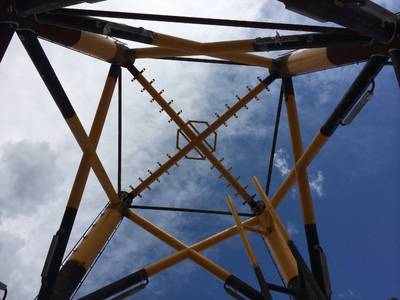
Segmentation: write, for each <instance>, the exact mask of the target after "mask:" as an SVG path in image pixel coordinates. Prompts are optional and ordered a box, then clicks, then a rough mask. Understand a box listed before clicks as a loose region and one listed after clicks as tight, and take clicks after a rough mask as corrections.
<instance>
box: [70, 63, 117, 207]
mask: <svg viewBox="0 0 400 300" xmlns="http://www.w3.org/2000/svg"><path fill="white" fill-rule="evenodd" d="M119 70H120V67H117V66H115V65H113V66H112V67H111V69H110V72H109V74H108V76H107V80H106V83H105V85H104V88H103V92H102V94H101V98H100V102H99V105H98V107H97V111H96V114H95V116H94V120H93V124H92V128H91V130H90V133H89V139H90V140H91V141H92V143H93V147H94V148H95V149H96V148H97V145H98V143H99V140H100V135H101V132H102V130H103V127H104V123H105V120H106V116H107V112H108V109H109V107H110V102H111V98H112V95H113V92H114V88H115V84H116V82H117V77H118V71H119ZM89 171H90V156H89V155H88V154H83V156H82V159H81V162H80V164H79V168H78V171H77V173H76V176H75V181H74V184H73V186H72V190H71V193H70V196H69V199H68V204H67V206H68V207H71V208H75V209H76V208H78V207H79V204H80V202H81V199H82V194H83V190H84V188H85V186H86V181H87V178H88V176H89Z"/></svg>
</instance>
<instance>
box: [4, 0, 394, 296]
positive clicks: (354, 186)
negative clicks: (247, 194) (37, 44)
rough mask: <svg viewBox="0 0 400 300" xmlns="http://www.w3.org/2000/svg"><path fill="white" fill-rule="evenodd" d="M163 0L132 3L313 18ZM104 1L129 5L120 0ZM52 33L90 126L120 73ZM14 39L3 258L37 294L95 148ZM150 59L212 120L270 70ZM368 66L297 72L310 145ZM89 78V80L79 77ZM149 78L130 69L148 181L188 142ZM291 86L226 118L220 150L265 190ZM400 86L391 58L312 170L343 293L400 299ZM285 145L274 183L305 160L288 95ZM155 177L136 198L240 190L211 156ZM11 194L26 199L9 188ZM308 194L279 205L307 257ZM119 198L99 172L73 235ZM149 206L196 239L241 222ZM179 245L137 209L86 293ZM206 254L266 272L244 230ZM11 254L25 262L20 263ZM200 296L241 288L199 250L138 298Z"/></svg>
mask: <svg viewBox="0 0 400 300" xmlns="http://www.w3.org/2000/svg"><path fill="white" fill-rule="evenodd" d="M153 2H154V3H153ZM153 2H149V3H142V2H139V4H138V8H136V7H134V6H128V5H127V7H126V10H130V11H143V12H161V11H162V12H165V13H171V14H189V15H194V14H195V13H193V12H194V11H195V12H197V13H196V14H198V15H199V16H211V17H213V16H214V17H220V16H224V17H227V18H228V17H231V18H242V19H259V20H267V19H269V20H271V21H291V22H304V21H307V22H310V21H308V20H305V19H304V18H302V17H299V16H296V15H294V14H292V13H290V12H283V13H281V12H282V10H281V9H282V6H281V5H280V4H279V3H277V1H273V2H271V1H270V2H267V3H265V4H264V5H263V4H260V3H259V2H257V1H252V2H251V4H249V5H244V4H242V3H240V1H235V2H232V4H231V6H232V11H229V12H228V11H225V8H226V4H227V3H228V2H229V1H228V2H227V1H225V2H223V1H222V2H221V3H220V4H218V5H216V6H215V7H213V9H211V11H208V10H206V9H205V8H204V7H201V6H200V5H199V6H197V5H196V6H195V7H193V6H190V5H189V4H185V3H183V2H182V1H175V2H173V4H171V5H165V6H161V7H159V6H158V7H157V6H156V4H155V1H153ZM379 3H381V4H385V5H387V7H389V8H391V9H392V10H393V11H399V10H400V6H399V4H398V3H395V2H394V1H392V2H388V1H387V2H379ZM103 5H104V7H106V8H112V9H115V10H117V9H119V8H118V7H119V6H118V1H110V2H109V4H108V3H107V4H103ZM191 12H192V13H191ZM278 12H279V13H278ZM139 24H140V26H145V27H147V28H149V29H154V30H159V31H161V32H170V30H171V33H175V34H176V35H178V36H184V37H192V38H196V39H198V40H204V41H208V40H210V41H212V40H218V39H220V38H222V37H224V38H229V39H232V38H244V37H256V36H263V35H269V34H273V33H271V32H269V31H267V32H265V31H253V30H236V29H226V28H221V29H220V30H218V31H217V30H215V32H214V31H213V32H210V31H209V28H208V27H197V26H196V27H194V26H187V27H184V28H183V27H181V26H174V25H155V24H153V23H146V22H137V23H134V25H139ZM43 44H44V47H45V48H46V50H47V52H48V55H49V57H50V60H51V61H52V62H53V64H54V67H55V69H56V72H57V73H58V75H59V77H60V80H61V82H62V83H63V84H64V85H65V89H66V91H67V94H68V95H69V96H70V98H71V101H72V102H73V104H74V105H75V108H76V110H77V112H78V115H79V116H80V117H81V119H82V122H83V124H84V125H85V128H86V129H87V130H88V128H89V127H90V123H91V121H92V118H93V113H94V111H95V107H96V105H97V99H98V97H99V94H100V90H99V88H98V87H101V86H102V85H103V82H104V79H105V75H106V73H107V69H108V66H107V64H104V63H98V62H97V61H95V60H94V59H92V58H87V57H84V56H82V55H80V54H76V53H73V52H71V51H69V50H65V49H61V48H59V47H57V46H54V45H51V44H48V43H43ZM11 49H12V50H13V51H12V52H11V53H7V55H6V56H5V58H4V60H3V63H2V65H1V66H0V76H1V78H4V80H3V82H2V83H0V84H1V87H0V88H1V90H2V93H3V94H4V95H5V99H6V98H7V99H12V102H11V103H10V105H9V106H8V107H7V108H4V111H3V112H2V113H0V126H1V127H2V128H4V129H3V130H2V131H1V132H0V174H1V176H0V187H1V188H2V190H3V191H4V193H3V196H2V197H1V198H0V200H1V203H3V204H4V209H2V211H1V212H0V232H1V234H2V239H0V258H1V261H5V266H4V268H1V270H0V280H1V281H4V282H5V283H7V284H9V286H10V299H26V298H33V296H34V295H35V293H36V291H37V287H38V283H39V275H40V271H41V267H42V264H43V259H44V256H45V254H46V252H47V245H48V244H49V242H50V239H51V235H52V234H54V232H55V231H56V229H57V227H58V225H59V220H60V217H61V214H62V212H63V207H64V205H65V201H66V198H67V195H68V192H69V189H70V186H71V184H72V181H73V178H74V175H75V170H76V167H73V166H77V164H78V162H79V160H80V155H81V154H80V150H79V149H78V147H77V146H76V144H75V142H74V140H73V139H72V136H71V135H70V133H69V132H68V130H67V128H66V126H65V124H63V120H62V118H61V116H60V115H59V113H58V112H57V110H56V107H55V105H53V103H51V99H50V97H49V95H48V94H47V91H46V90H45V88H44V86H43V84H42V83H41V82H40V78H39V76H38V75H37V74H36V73H35V70H34V69H33V66H32V64H31V63H30V62H29V60H28V58H27V55H26V54H25V53H24V52H23V49H22V47H21V45H20V43H19V41H18V40H17V39H15V38H14V40H13V42H12V44H11ZM137 65H138V67H139V68H140V67H146V68H147V71H146V72H145V76H146V77H147V78H148V79H151V78H155V79H156V83H155V85H156V86H157V88H158V89H161V88H164V89H166V93H165V95H166V97H167V98H172V99H174V100H175V101H174V104H175V106H174V107H175V108H176V109H178V110H179V109H182V110H183V114H182V116H183V118H184V119H186V120H187V119H197V120H206V121H209V122H212V121H213V120H214V112H219V113H221V112H223V111H224V110H225V108H224V104H225V103H228V104H231V103H234V99H235V98H234V96H235V94H239V95H244V94H245V93H246V88H245V87H246V85H253V86H254V85H255V84H256V83H257V79H256V77H257V76H261V77H264V76H266V72H265V70H262V69H260V68H247V67H235V66H233V67H229V66H213V65H201V66H200V65H193V64H188V63H177V62H159V61H157V62H149V61H139V62H138V63H137ZM11 67H12V69H11ZM361 68H362V64H360V65H355V66H346V67H343V68H339V69H334V70H328V71H324V72H321V73H315V74H308V75H302V76H298V77H296V78H295V79H294V86H295V90H296V93H297V103H298V111H299V115H300V122H301V125H302V134H303V141H304V145H307V144H308V143H309V142H310V141H311V139H312V137H313V136H314V135H315V133H316V132H317V131H318V130H319V128H320V126H321V125H322V124H323V122H324V121H325V120H326V118H327V117H328V116H329V114H330V112H331V111H332V110H333V108H334V107H335V105H336V103H337V102H338V101H339V100H340V98H341V96H342V95H343V94H344V93H345V91H346V89H347V88H348V87H349V86H350V84H351V81H352V79H353V78H355V76H356V75H357V73H358V71H359V70H360V69H361ZM6 70H12V71H6ZM21 70H23V72H21ZM165 70H169V71H170V72H168V73H167V72H165ZM182 77H183V78H184V79H183V80H182V79H181V78H182ZM21 83H24V84H25V85H26V90H23V89H21V88H20V85H19V84H21ZM78 84H81V86H82V85H83V88H79V89H77V88H76V87H77V86H78ZM140 89H141V88H140V87H139V86H138V84H137V83H134V84H132V83H130V78H129V75H128V74H127V73H126V72H125V73H124V94H125V98H124V101H125V111H124V120H125V124H124V157H123V162H124V163H123V166H124V172H123V187H124V188H127V187H128V185H129V184H132V185H135V184H137V183H138V180H137V177H139V176H140V177H145V176H146V173H147V172H146V170H147V169H148V168H150V169H152V170H153V169H154V168H155V167H156V162H157V161H161V162H162V161H164V160H165V159H166V156H165V154H166V153H170V154H172V153H174V152H175V149H174V138H175V133H176V127H175V126H174V125H171V124H168V123H167V121H168V117H167V116H166V115H160V114H159V113H158V107H157V106H156V105H155V104H154V103H153V104H150V103H149V102H148V100H149V97H148V96H147V95H145V94H140V92H139V91H140ZM278 91H279V84H278V83H274V84H273V85H272V87H271V91H270V92H263V94H262V97H260V98H261V101H260V102H252V103H251V104H250V105H249V110H248V111H246V110H243V111H241V112H240V113H239V119H238V120H236V119H232V120H231V121H230V122H228V123H229V127H228V128H224V127H222V128H220V130H218V140H219V141H218V145H217V148H218V149H217V156H218V157H222V156H223V157H225V160H224V162H226V165H227V166H232V167H233V173H234V175H236V176H237V175H240V176H241V178H242V179H241V182H242V183H243V184H244V185H246V184H248V185H249V186H250V189H251V191H253V192H255V189H254V188H253V187H252V185H251V180H250V176H252V175H257V176H258V177H259V179H260V181H261V182H264V181H265V176H266V171H267V161H268V155H269V151H270V146H271V137H272V131H273V124H274V116H275V110H276V104H277V98H278ZM398 94H399V93H398V85H397V82H396V81H395V76H394V73H393V70H392V69H391V68H390V67H385V68H384V70H383V71H382V72H381V73H380V75H379V76H378V78H377V80H376V89H375V95H374V97H373V98H372V100H371V102H370V103H368V105H367V106H366V107H365V108H364V110H363V111H362V112H361V113H360V114H359V116H358V117H357V118H356V119H355V121H354V122H353V123H352V124H351V125H349V126H347V127H339V128H338V130H337V131H336V132H335V134H334V135H333V137H332V138H331V139H330V141H329V142H328V144H327V145H326V147H325V148H324V149H323V150H322V152H321V154H320V156H319V157H318V158H317V159H316V160H315V161H314V162H313V163H312V165H311V166H310V168H309V174H310V180H311V181H312V182H313V183H314V189H313V197H314V203H315V210H316V215H317V222H318V229H319V234H320V240H321V244H322V246H323V248H324V250H325V252H326V253H327V256H328V263H329V267H330V273H331V281H332V287H333V299H388V298H389V297H391V296H397V297H399V296H400V288H399V285H398V282H399V280H400V271H399V269H398V266H399V265H400V259H399V257H398V253H399V252H400V241H399V239H398V236H399V234H400V232H399V231H400V229H399V228H400V226H399V225H400V224H399V215H400V205H399V204H398V201H397V198H398V197H399V192H398V184H396V182H397V179H398V174H399V173H400V160H399V159H398V158H397V153H399V150H400V144H399V142H398V138H397V127H398V126H399V123H400V117H399V114H398V113H397V111H399V109H400V103H399V96H398ZM114 100H115V99H114ZM32 111H35V112H37V116H38V117H37V118H32V117H31V116H32V115H31V112H32ZM115 116H116V106H115V102H114V105H113V106H112V107H111V111H110V117H109V118H108V120H107V124H106V128H105V130H104V134H103V137H102V139H101V142H100V145H99V154H100V156H101V159H102V160H103V162H104V164H105V166H106V168H107V170H108V171H109V172H110V174H111V176H112V179H114V181H115V169H116V164H115V161H116V160H115V159H116V156H115V153H116V152H115V150H116V135H115V128H116V127H115V126H116V119H115ZM277 149H278V154H279V155H278V157H277V159H278V160H277V164H276V167H275V169H274V174H273V181H272V186H271V192H272V193H273V192H274V191H275V190H276V189H277V187H278V186H279V185H280V183H281V182H282V180H283V175H282V174H284V173H285V171H286V170H285V166H287V167H288V168H289V169H291V167H292V165H293V163H292V159H291V146H290V137H289V132H288V128H287V125H286V113H285V109H283V111H282V121H281V128H280V135H279V138H278V146H277ZM71 169H72V170H71ZM9 174H14V175H11V176H10V175H9ZM49 183H50V184H49ZM49 186H50V187H49ZM152 188H153V189H152V191H150V192H148V191H146V192H144V193H143V199H138V200H136V199H135V202H136V203H138V204H149V205H175V206H182V207H200V208H213V209H228V206H227V204H226V202H225V196H226V195H227V194H230V195H231V196H233V195H234V192H233V191H232V190H231V189H227V188H226V183H225V182H224V181H223V180H220V179H218V174H217V173H216V172H215V170H210V165H209V163H208V162H197V161H183V162H182V163H181V167H180V168H179V169H176V168H175V169H172V171H171V175H170V176H163V177H162V178H161V183H160V184H155V185H153V186H152ZM14 195H17V197H15V196H14ZM11 197H12V199H14V198H17V199H15V201H9V199H10V198H11ZM298 200H299V199H298V194H297V192H296V191H293V192H290V193H289V194H288V196H287V197H286V198H285V200H284V202H283V203H282V205H281V206H280V207H279V209H278V212H279V214H280V215H281V217H282V219H283V220H284V222H285V224H287V225H288V226H289V227H290V228H291V231H292V232H293V238H294V240H295V242H296V243H297V245H298V246H299V248H300V249H301V250H302V252H303V254H304V256H305V257H307V255H306V251H305V237H304V233H303V226H302V220H301V211H300V207H299V204H298V203H299V201H298ZM105 201H106V198H105V196H104V194H103V193H102V191H101V188H100V187H99V185H98V183H97V181H96V178H95V177H94V176H91V177H90V179H89V183H88V191H87V192H86V193H85V196H84V200H83V203H82V209H81V211H80V212H79V214H78V219H77V222H76V226H75V228H74V231H73V235H72V239H71V243H73V241H74V240H76V239H77V238H78V237H79V236H80V234H81V233H82V231H83V230H84V228H85V227H86V226H87V225H88V224H89V223H90V221H91V220H92V219H93V217H94V216H95V215H96V214H97V213H98V211H99V210H100V209H101V207H103V205H104V203H105ZM235 203H236V205H237V207H238V208H239V209H240V210H242V211H247V207H245V206H241V204H240V203H241V200H240V199H238V198H237V197H236V198H235ZM140 213H141V214H142V215H143V216H145V217H147V218H148V219H150V220H152V221H154V222H155V223H156V224H159V226H160V227H162V228H164V229H165V230H167V231H168V232H170V233H172V234H174V235H176V236H177V237H178V238H180V239H182V240H183V241H184V242H185V243H187V244H191V243H194V242H196V241H198V240H200V239H203V238H205V237H207V236H208V235H211V234H213V233H215V232H218V231H220V230H222V229H224V228H226V227H229V226H231V225H233V219H231V218H230V217H214V216H196V215H187V214H174V213H167V212H165V213H160V212H140ZM250 237H251V241H252V243H253V245H254V248H255V250H256V252H257V257H258V259H259V261H260V263H261V265H262V269H263V270H264V275H265V277H266V278H267V280H268V281H272V282H274V283H279V278H278V276H277V275H276V271H275V269H274V267H273V265H272V264H271V261H270V259H269V257H268V255H267V253H266V251H265V246H264V244H263V243H262V241H261V239H260V238H259V237H257V236H254V235H253V234H250ZM171 253H173V250H171V249H170V248H169V247H167V246H164V245H163V244H162V243H159V242H158V241H157V240H156V239H155V238H152V237H150V236H149V235H148V234H147V233H145V232H144V231H143V230H141V229H140V228H138V227H137V226H135V225H133V224H132V223H131V222H129V221H126V220H125V221H123V223H122V225H121V227H120V228H119V230H118V232H117V233H116V235H115V237H114V239H113V240H112V242H111V243H110V245H109V247H108V248H107V249H106V250H105V252H104V254H103V256H102V257H101V258H100V260H99V262H98V263H97V265H96V266H95V268H94V270H93V272H92V273H91V274H90V275H89V277H88V280H87V282H85V284H84V285H83V286H82V290H81V292H80V293H81V294H85V293H86V292H88V291H91V290H93V289H95V288H97V287H99V286H101V285H102V284H105V283H108V282H110V281H112V280H115V279H118V278H120V277H121V276H124V275H126V274H129V273H130V272H132V271H135V270H138V269H140V268H142V267H143V266H145V265H147V264H149V263H150V262H152V261H154V260H157V259H160V258H162V257H164V256H166V255H168V254H171ZM205 254H206V255H207V256H208V257H209V258H211V259H212V260H214V261H216V262H218V263H219V264H221V265H222V266H223V267H225V268H226V269H227V270H229V271H231V272H232V273H233V274H235V275H237V276H239V277H240V278H242V279H244V280H246V281H248V282H250V283H251V284H252V285H253V286H255V287H256V286H257V284H256V280H255V277H254V275H253V274H252V271H251V267H250V264H249V263H248V261H247V257H246V253H245V251H244V248H243V246H242V244H241V242H240V239H239V238H238V237H235V238H233V239H231V240H229V241H227V242H224V243H222V244H221V245H219V246H218V247H215V248H213V249H211V250H209V251H207V252H205ZM10 258H12V259H11V261H16V262H17V264H16V265H11V264H9V263H8V261H10ZM27 281H29V282H30V283H29V284H26V285H25V286H24V288H22V289H19V290H18V291H17V289H18V288H17V286H20V285H21V283H22V282H27ZM187 297H190V298H192V299H228V296H227V295H226V294H225V292H224V290H223V284H222V283H221V282H219V281H218V280H216V279H215V278H213V277H212V276H210V275H209V274H208V273H206V272H205V271H203V270H202V269H200V267H198V266H197V265H195V264H193V263H191V262H185V263H182V264H180V265H177V266H176V267H174V268H172V269H170V270H169V271H167V272H165V273H162V274H160V275H159V276H156V277H154V278H151V279H150V284H149V286H148V287H147V288H146V289H145V290H144V291H142V292H140V294H139V295H138V299H186V298H187ZM277 299H285V298H283V297H282V298H279V297H277Z"/></svg>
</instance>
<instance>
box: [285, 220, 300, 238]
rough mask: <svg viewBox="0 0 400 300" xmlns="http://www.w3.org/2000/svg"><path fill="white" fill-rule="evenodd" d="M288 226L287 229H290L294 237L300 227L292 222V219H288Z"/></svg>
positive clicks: (289, 231) (290, 233)
mask: <svg viewBox="0 0 400 300" xmlns="http://www.w3.org/2000/svg"><path fill="white" fill-rule="evenodd" d="M286 228H287V231H288V233H289V235H290V236H292V237H293V236H294V235H296V234H298V233H299V229H298V227H297V226H296V225H295V224H294V223H292V222H290V221H288V222H287V223H286Z"/></svg>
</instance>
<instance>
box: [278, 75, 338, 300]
mask: <svg viewBox="0 0 400 300" xmlns="http://www.w3.org/2000/svg"><path fill="white" fill-rule="evenodd" d="M283 85H284V89H285V103H286V111H287V117H288V124H289V130H290V138H291V141H292V149H293V158H294V159H293V161H294V162H297V161H298V160H299V159H300V157H301V155H302V154H303V142H302V138H301V131H300V122H299V118H298V114H297V107H296V98H295V95H294V88H293V82H292V78H290V77H287V78H284V79H283ZM295 170H296V171H295V173H296V181H297V186H298V188H299V194H300V200H301V208H302V212H303V221H304V227H305V232H306V238H307V245H308V252H309V255H310V261H311V269H312V272H313V274H314V276H315V278H316V280H317V282H318V285H319V286H320V288H321V289H322V290H323V291H324V292H325V294H326V295H327V296H328V298H330V296H331V293H332V292H331V285H330V279H329V275H328V270H327V263H326V257H325V253H324V252H323V250H322V248H321V246H320V244H319V238H318V231H317V226H316V220H315V214H314V209H313V203H312V195H311V190H310V184H309V181H308V174H307V168H301V169H300V168H297V169H295Z"/></svg>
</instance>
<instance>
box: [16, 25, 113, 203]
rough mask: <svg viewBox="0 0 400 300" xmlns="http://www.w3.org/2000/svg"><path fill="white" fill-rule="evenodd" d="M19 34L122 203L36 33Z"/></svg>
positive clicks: (108, 190) (99, 173)
mask: <svg viewBox="0 0 400 300" xmlns="http://www.w3.org/2000/svg"><path fill="white" fill-rule="evenodd" d="M18 36H19V38H20V40H21V41H22V43H23V45H24V47H25V49H26V50H27V52H28V54H29V56H30V58H31V59H32V61H33V63H34V65H35V67H36V69H37V70H38V72H39V74H40V76H41V77H42V79H43V81H44V83H45V84H46V87H47V89H48V90H49V92H50V94H51V96H52V97H53V100H54V102H55V103H56V105H57V106H58V109H59V110H60V112H61V114H62V115H63V117H64V119H65V122H66V123H67V125H68V127H69V129H70V130H71V132H72V134H73V135H74V137H75V139H76V141H77V142H78V144H79V146H80V148H81V149H82V151H83V153H85V154H87V155H89V156H90V159H91V167H92V169H93V171H94V173H95V174H96V176H97V179H98V180H99V182H100V184H101V186H102V188H103V190H104V191H105V193H106V194H107V197H108V199H109V200H110V201H111V202H112V203H113V204H119V203H121V200H120V199H119V197H118V195H117V193H116V192H115V190H114V187H113V185H112V183H111V180H110V178H109V177H108V175H107V173H106V171H105V169H104V167H103V164H102V163H101V161H100V159H99V157H98V156H97V153H96V151H95V148H94V146H93V144H92V142H91V140H90V139H89V137H88V136H87V134H86V132H85V129H84V128H83V126H82V123H81V122H80V120H79V118H78V116H77V115H76V113H75V110H74V108H73V107H72V105H71V102H70V101H69V99H68V97H67V95H66V93H65V91H64V89H63V87H62V86H61V83H60V81H59V80H58V78H57V75H56V74H55V72H54V70H53V68H52V66H51V64H50V62H49V60H48V59H47V56H46V54H45V53H44V51H43V48H42V47H41V45H40V43H39V41H38V39H37V37H36V35H35V34H34V33H33V32H31V31H28V30H21V31H18Z"/></svg>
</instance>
